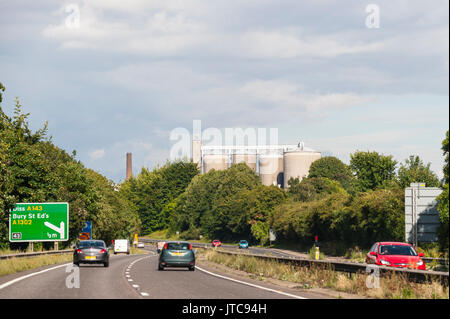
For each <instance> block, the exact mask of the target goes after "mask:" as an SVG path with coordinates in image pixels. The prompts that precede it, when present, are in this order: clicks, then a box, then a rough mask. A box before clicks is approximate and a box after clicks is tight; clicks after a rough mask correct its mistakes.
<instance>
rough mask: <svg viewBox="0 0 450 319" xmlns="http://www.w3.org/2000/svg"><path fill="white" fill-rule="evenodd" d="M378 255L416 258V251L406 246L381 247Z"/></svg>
mask: <svg viewBox="0 0 450 319" xmlns="http://www.w3.org/2000/svg"><path fill="white" fill-rule="evenodd" d="M380 255H403V256H417V253H416V251H415V250H414V248H412V247H411V246H406V245H381V246H380Z"/></svg>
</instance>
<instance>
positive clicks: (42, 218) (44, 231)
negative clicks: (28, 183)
mask: <svg viewBox="0 0 450 319" xmlns="http://www.w3.org/2000/svg"><path fill="white" fill-rule="evenodd" d="M68 239H69V204H68V203H18V204H16V205H15V207H14V208H13V209H11V211H10V214H9V241H10V242H38V241H53V242H58V241H67V240H68ZM56 247H57V246H56Z"/></svg>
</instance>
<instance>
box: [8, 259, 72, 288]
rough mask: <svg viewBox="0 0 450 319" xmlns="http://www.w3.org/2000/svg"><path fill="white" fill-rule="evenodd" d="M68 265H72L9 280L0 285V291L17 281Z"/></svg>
mask: <svg viewBox="0 0 450 319" xmlns="http://www.w3.org/2000/svg"><path fill="white" fill-rule="evenodd" d="M70 264H72V263H67V264H63V265H59V266H55V267H52V268H48V269H44V270H41V271H38V272H34V273H31V274H28V275H25V276H22V277H19V278H16V279H13V280H10V281H8V282H5V283H4V284H2V285H0V290H2V289H3V288H6V287H8V286H11V285H12V284H14V283H16V282H18V281H21V280H24V279H27V278H30V277H33V276H36V275H39V274H43V273H45V272H47V271H50V270H54V269H57V268H62V267H66V266H67V265H70Z"/></svg>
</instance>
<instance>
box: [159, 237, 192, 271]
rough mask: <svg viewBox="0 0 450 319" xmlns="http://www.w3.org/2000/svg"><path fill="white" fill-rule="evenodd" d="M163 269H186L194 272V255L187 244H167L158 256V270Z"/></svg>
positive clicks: (179, 242)
mask: <svg viewBox="0 0 450 319" xmlns="http://www.w3.org/2000/svg"><path fill="white" fill-rule="evenodd" d="M165 267H188V268H189V270H191V271H194V270H195V254H194V252H193V250H192V246H191V244H189V243H188V242H181V241H177V242H167V243H165V244H164V246H163V248H162V249H161V254H160V255H159V262H158V270H164V268H165Z"/></svg>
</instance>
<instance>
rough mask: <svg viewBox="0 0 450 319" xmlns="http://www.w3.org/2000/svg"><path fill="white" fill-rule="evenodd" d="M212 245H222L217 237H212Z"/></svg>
mask: <svg viewBox="0 0 450 319" xmlns="http://www.w3.org/2000/svg"><path fill="white" fill-rule="evenodd" d="M212 246H213V247H220V246H222V242H221V241H220V240H218V239H214V240H213V241H212Z"/></svg>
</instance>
